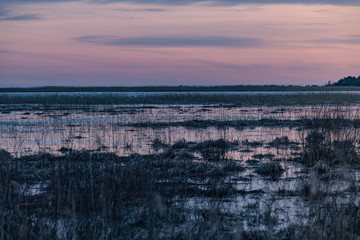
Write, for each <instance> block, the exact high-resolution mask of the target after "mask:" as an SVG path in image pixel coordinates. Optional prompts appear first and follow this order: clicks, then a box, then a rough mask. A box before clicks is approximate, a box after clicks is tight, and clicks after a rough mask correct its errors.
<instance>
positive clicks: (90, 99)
mask: <svg viewBox="0 0 360 240" xmlns="http://www.w3.org/2000/svg"><path fill="white" fill-rule="evenodd" d="M264 88H265V89H267V90H265V91H269V89H270V88H268V86H266V87H264ZM322 89H324V88H322ZM328 89H331V90H335V89H336V88H333V87H331V88H328ZM339 89H341V90H344V91H346V90H351V91H354V89H353V88H350V89H349V88H348V89H346V88H339ZM0 90H2V89H0ZM341 90H340V91H341ZM245 91H248V90H245ZM310 91H311V90H310ZM18 92H21V91H18ZM33 92H34V95H15V96H11V95H1V94H0V102H1V103H2V104H40V105H42V106H43V107H44V108H46V107H51V106H52V105H114V104H231V105H232V106H279V105H281V106H291V105H315V104H320V105H324V104H333V103H345V104H356V103H359V102H360V96H359V95H358V94H348V93H345V94H344V93H343V94H342V93H324V92H322V93H298V94H291V97H290V98H289V94H268V95H266V94H241V93H240V94H238V95H237V94H226V93H225V94H221V93H218V94H214V93H213V92H209V93H208V94H200V93H196V91H194V92H190V93H183V94H179V93H176V92H174V93H167V94H149V95H141V94H139V95H121V94H116V93H111V92H104V93H103V94H94V95H91V94H88V95H87V94H73V95H71V94H69V95H58V94H48V95H46V94H36V91H33ZM49 92H51V91H49ZM329 99H330V100H329Z"/></svg>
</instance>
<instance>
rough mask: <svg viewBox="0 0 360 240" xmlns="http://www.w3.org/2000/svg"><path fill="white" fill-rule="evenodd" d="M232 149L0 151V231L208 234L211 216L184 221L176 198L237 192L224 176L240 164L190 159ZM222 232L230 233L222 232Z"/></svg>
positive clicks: (45, 235)
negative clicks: (129, 152) (148, 152)
mask: <svg viewBox="0 0 360 240" xmlns="http://www.w3.org/2000/svg"><path fill="white" fill-rule="evenodd" d="M231 146H233V144H232V143H228V142H226V141H224V140H216V141H206V142H203V143H197V144H196V143H187V142H184V141H179V142H177V143H175V144H174V145H172V146H170V147H168V148H167V150H165V151H164V152H163V153H160V154H156V155H144V156H142V155H137V154H133V155H131V156H129V157H118V156H117V155H115V154H113V153H108V152H97V151H74V150H71V149H65V148H63V149H62V150H63V151H62V152H63V153H64V155H62V156H55V155H52V154H49V153H38V154H34V155H28V156H23V157H20V158H13V157H12V156H11V155H10V154H9V153H8V152H6V151H5V150H0V162H1V165H0V180H1V181H0V183H1V192H0V195H1V198H0V199H1V206H0V212H1V213H2V215H1V231H2V233H3V234H5V236H7V237H8V238H7V239H51V238H57V237H59V234H60V235H61V234H65V235H64V236H65V237H64V238H65V239H69V238H73V237H74V236H77V237H78V238H80V239H95V238H100V237H101V236H103V234H106V236H107V238H108V239H115V238H116V237H119V236H121V238H122V239H137V238H141V239H143V238H148V237H149V234H150V235H151V234H154V232H153V231H155V229H163V230H165V229H166V227H165V226H169V225H170V226H172V227H174V228H178V230H177V232H176V231H175V232H168V233H164V235H163V236H162V235H161V234H160V235H157V237H156V238H155V237H154V239H158V237H159V239H169V238H173V237H176V236H181V239H188V236H189V235H188V234H189V233H188V232H189V231H191V234H192V235H193V236H196V234H197V232H198V231H201V233H202V234H204V233H205V232H207V234H209V236H212V235H213V234H215V233H214V232H212V229H211V228H209V229H208V227H210V225H208V224H210V223H209V221H210V220H209V219H204V218H202V216H197V215H195V217H196V218H200V219H198V220H197V221H195V222H192V224H190V225H189V224H188V222H187V221H188V220H186V219H187V217H189V215H188V214H186V213H185V212H184V211H186V210H185V209H184V208H183V207H181V205H178V204H175V202H178V201H180V202H181V201H184V200H185V199H186V198H189V197H210V198H223V197H229V196H232V195H234V194H236V193H237V190H236V188H235V187H234V186H233V184H234V182H233V181H232V180H230V178H229V176H230V175H234V174H235V175H236V174H237V173H239V172H242V171H243V170H244V169H243V167H242V166H241V165H239V164H238V163H237V162H236V161H233V160H222V158H217V155H216V158H217V159H216V161H194V157H193V156H192V154H191V151H192V152H194V151H200V152H201V151H202V148H206V149H211V148H215V149H216V148H218V147H221V148H226V149H228V148H230V147H231ZM187 150H190V152H187ZM216 154H217V153H216ZM35 187H36V189H35ZM181 199H182V200H181ZM214 217H216V218H214V219H213V220H214V221H219V222H220V219H223V218H224V217H225V216H223V213H222V212H221V211H220V212H218V213H217V214H216V216H214ZM104 221H106V223H104ZM19 224H20V226H21V231H19ZM58 224H61V226H62V227H61V229H60V230H59V225H58ZM193 224H195V225H193ZM193 227H197V228H199V229H194V228H193ZM204 228H206V229H204ZM104 231H105V233H104ZM216 231H217V233H219V232H218V231H219V229H217V230H216ZM158 234H159V233H158ZM174 234H175V235H174ZM221 234H222V235H221V236H228V237H227V238H230V237H231V236H232V233H230V232H227V231H224V232H222V233H221ZM161 236H162V237H161ZM193 236H191V237H193ZM192 239H194V238H192Z"/></svg>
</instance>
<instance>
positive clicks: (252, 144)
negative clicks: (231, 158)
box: [242, 139, 263, 148]
mask: <svg viewBox="0 0 360 240" xmlns="http://www.w3.org/2000/svg"><path fill="white" fill-rule="evenodd" d="M242 145H244V146H247V147H253V148H257V147H261V146H262V145H263V142H260V141H249V140H248V139H246V140H245V141H243V142H242Z"/></svg>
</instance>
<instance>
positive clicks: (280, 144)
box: [268, 136, 299, 148]
mask: <svg viewBox="0 0 360 240" xmlns="http://www.w3.org/2000/svg"><path fill="white" fill-rule="evenodd" d="M268 145H269V146H270V147H276V148H286V147H289V146H297V145H299V143H297V142H291V141H290V140H289V138H288V137H287V136H284V137H277V138H275V139H274V140H273V141H271V142H269V143H268Z"/></svg>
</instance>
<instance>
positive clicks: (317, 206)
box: [0, 103, 360, 239]
mask: <svg viewBox="0 0 360 240" xmlns="http://www.w3.org/2000/svg"><path fill="white" fill-rule="evenodd" d="M359 129H360V105H357V104H351V105H349V104H338V103H336V104H334V103H332V104H326V105H318V104H317V105H276V106H266V105H247V106H238V105H237V106H236V105H233V104H213V103H212V104H113V105H100V104H98V105H86V104H82V105H79V104H78V105H56V104H53V105H51V104H50V105H47V104H2V105H0V143H1V147H0V148H1V149H2V151H0V158H1V161H2V162H3V163H4V164H3V165H2V167H1V169H0V171H1V191H2V193H1V202H2V203H3V204H1V207H0V210H1V212H2V213H3V214H1V219H0V222H2V224H1V226H0V229H1V234H2V235H1V236H4V234H5V235H6V234H10V233H12V232H17V233H16V234H19V235H16V234H15V235H14V239H16V238H17V237H19V236H20V238H22V237H23V236H25V237H28V238H31V239H45V238H49V237H50V238H52V237H55V238H57V239H77V238H78V239H95V238H101V239H360V231H359V229H360V195H359V189H360V168H359V166H360V164H359V163H360V156H359V146H360V144H359V141H360V135H359V134H358V133H359V132H358V131H359ZM89 228H91V230H88V229H89ZM19 229H21V231H15V230H19ZM0 239H1V238H0Z"/></svg>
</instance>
